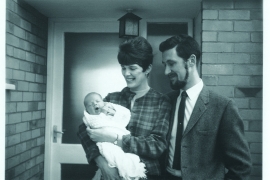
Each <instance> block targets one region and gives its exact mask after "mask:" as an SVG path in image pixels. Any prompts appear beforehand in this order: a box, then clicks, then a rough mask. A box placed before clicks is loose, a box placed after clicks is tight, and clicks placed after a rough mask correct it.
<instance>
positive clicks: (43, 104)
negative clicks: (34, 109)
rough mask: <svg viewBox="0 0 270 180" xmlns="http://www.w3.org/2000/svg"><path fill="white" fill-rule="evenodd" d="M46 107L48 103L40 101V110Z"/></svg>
mask: <svg viewBox="0 0 270 180" xmlns="http://www.w3.org/2000/svg"><path fill="white" fill-rule="evenodd" d="M45 108H46V103H45V102H39V103H38V110H42V109H45Z"/></svg>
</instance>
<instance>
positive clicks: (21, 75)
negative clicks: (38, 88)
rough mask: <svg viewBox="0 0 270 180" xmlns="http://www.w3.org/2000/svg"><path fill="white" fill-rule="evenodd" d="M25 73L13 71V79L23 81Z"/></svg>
mask: <svg viewBox="0 0 270 180" xmlns="http://www.w3.org/2000/svg"><path fill="white" fill-rule="evenodd" d="M24 77H25V72H24V71H19V70H13V79H17V80H24Z"/></svg>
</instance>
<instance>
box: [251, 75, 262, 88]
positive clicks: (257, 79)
mask: <svg viewBox="0 0 270 180" xmlns="http://www.w3.org/2000/svg"><path fill="white" fill-rule="evenodd" d="M250 85H251V86H262V76H251V77H250Z"/></svg>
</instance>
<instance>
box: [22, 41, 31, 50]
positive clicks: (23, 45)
mask: <svg viewBox="0 0 270 180" xmlns="http://www.w3.org/2000/svg"><path fill="white" fill-rule="evenodd" d="M30 46H31V43H29V42H27V41H25V40H23V39H20V43H19V48H21V49H23V50H25V51H30V49H31V47H30Z"/></svg>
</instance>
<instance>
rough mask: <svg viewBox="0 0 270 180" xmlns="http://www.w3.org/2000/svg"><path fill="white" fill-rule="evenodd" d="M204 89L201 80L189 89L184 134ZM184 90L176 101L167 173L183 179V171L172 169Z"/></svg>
mask: <svg viewBox="0 0 270 180" xmlns="http://www.w3.org/2000/svg"><path fill="white" fill-rule="evenodd" d="M202 88H203V81H202V80H200V81H199V82H198V83H197V84H196V85H194V86H192V87H191V88H189V89H187V90H186V92H187V95H188V97H187V98H186V108H185V116H184V130H183V133H184V131H185V129H186V127H187V124H188V121H189V119H190V116H191V113H192V111H193V109H194V106H195V104H196V101H197V99H198V97H199V94H200V92H201V90H202ZM182 92H183V90H180V94H179V96H178V98H177V101H176V108H175V114H174V121H173V127H172V132H171V139H170V146H169V164H168V165H169V166H168V167H167V171H168V172H169V173H171V174H172V175H174V176H178V177H181V171H180V170H175V169H172V165H173V159H174V149H175V141H176V131H177V122H178V109H179V105H180V101H181V93H182Z"/></svg>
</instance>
